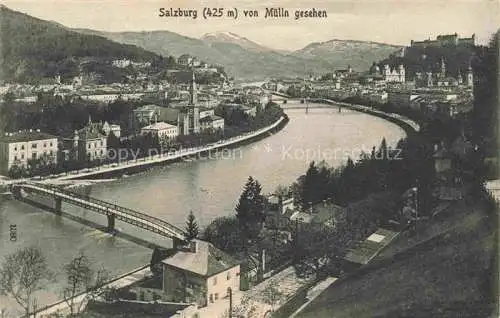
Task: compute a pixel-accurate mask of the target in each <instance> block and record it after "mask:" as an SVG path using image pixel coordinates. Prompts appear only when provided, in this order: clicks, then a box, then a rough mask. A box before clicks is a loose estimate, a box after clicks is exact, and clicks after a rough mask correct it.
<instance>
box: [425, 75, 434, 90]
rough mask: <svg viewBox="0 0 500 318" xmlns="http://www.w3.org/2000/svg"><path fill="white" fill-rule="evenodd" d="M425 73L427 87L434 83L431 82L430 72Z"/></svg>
mask: <svg viewBox="0 0 500 318" xmlns="http://www.w3.org/2000/svg"><path fill="white" fill-rule="evenodd" d="M425 74H426V75H427V86H428V87H431V86H433V85H434V82H433V79H432V72H430V71H427V73H425Z"/></svg>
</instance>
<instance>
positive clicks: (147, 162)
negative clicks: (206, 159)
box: [4, 115, 289, 187]
mask: <svg viewBox="0 0 500 318" xmlns="http://www.w3.org/2000/svg"><path fill="white" fill-rule="evenodd" d="M288 122H289V119H288V117H287V116H286V115H285V116H282V117H280V118H279V119H278V120H277V121H276V122H274V123H273V124H271V125H269V126H267V127H264V128H261V129H258V130H256V131H253V132H249V133H246V134H243V135H240V136H238V137H232V138H230V139H226V140H221V141H219V142H217V143H215V144H210V145H207V146H202V147H196V148H187V149H181V150H178V151H175V152H169V153H164V154H158V155H154V156H148V157H144V158H140V159H136V160H130V161H126V162H120V163H113V164H106V165H101V166H98V167H94V168H88V169H81V170H75V171H70V172H68V173H63V174H59V175H55V176H52V177H47V178H45V179H41V178H40V177H33V178H25V179H16V180H8V181H5V182H4V187H6V186H8V185H9V184H12V183H17V182H25V181H41V182H46V183H54V182H60V181H66V180H81V179H92V178H105V179H112V178H116V177H120V176H124V175H129V174H135V173H139V172H142V171H145V170H147V169H149V168H151V167H153V166H157V165H164V164H168V163H173V162H177V161H181V160H183V159H187V160H190V159H188V158H190V157H196V156H198V157H199V158H201V157H202V156H203V155H204V154H209V153H213V152H217V151H221V150H226V149H231V148H235V147H237V146H241V145H245V144H248V143H252V142H255V141H258V140H261V139H264V138H266V137H267V136H269V135H272V134H274V133H276V132H278V131H280V130H281V129H283V127H285V126H286V124H287V123H288Z"/></svg>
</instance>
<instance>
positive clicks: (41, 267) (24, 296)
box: [0, 247, 52, 317]
mask: <svg viewBox="0 0 500 318" xmlns="http://www.w3.org/2000/svg"><path fill="white" fill-rule="evenodd" d="M51 279H52V273H51V271H50V270H49V267H48V264H47V261H46V259H45V256H44V255H43V254H42V251H41V250H40V248H38V247H25V248H22V249H20V250H17V251H16V252H14V253H12V254H10V255H7V257H5V260H4V262H3V263H2V267H1V268H0V293H1V294H3V295H6V296H9V297H12V298H13V299H14V300H15V301H16V302H17V303H18V304H19V305H20V306H21V307H22V308H23V309H24V312H25V314H26V317H28V316H29V314H30V310H32V309H33V305H34V303H35V302H36V299H35V297H34V293H35V292H36V291H39V290H42V289H43V288H44V286H45V283H47V282H49V281H50V280H51Z"/></svg>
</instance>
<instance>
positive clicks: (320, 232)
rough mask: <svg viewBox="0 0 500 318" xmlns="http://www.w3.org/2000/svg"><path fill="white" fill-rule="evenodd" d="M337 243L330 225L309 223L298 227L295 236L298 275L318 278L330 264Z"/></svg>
mask: <svg viewBox="0 0 500 318" xmlns="http://www.w3.org/2000/svg"><path fill="white" fill-rule="evenodd" d="M335 244H337V243H336V242H335V240H334V239H333V230H332V229H330V228H329V227H326V226H319V225H316V224H307V223H304V224H301V226H300V228H299V227H297V233H295V238H294V249H295V253H296V259H295V264H294V267H295V271H296V273H297V276H299V277H309V276H311V275H314V276H315V277H316V278H317V277H318V276H319V275H320V274H321V273H322V270H323V269H324V268H325V267H326V266H327V265H328V263H329V260H330V257H331V254H332V252H333V250H334V249H335V247H336V246H335Z"/></svg>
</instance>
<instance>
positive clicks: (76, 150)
mask: <svg viewBox="0 0 500 318" xmlns="http://www.w3.org/2000/svg"><path fill="white" fill-rule="evenodd" d="M72 142H73V145H72V153H73V154H72V156H71V157H72V158H68V159H73V160H77V161H80V162H85V161H90V162H92V161H103V160H105V159H106V157H107V137H106V134H105V133H104V131H103V130H102V126H101V125H100V124H99V123H93V122H92V120H91V119H90V117H89V122H88V124H87V126H85V127H83V128H82V129H80V130H75V132H74V134H73V138H72Z"/></svg>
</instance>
